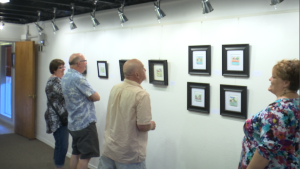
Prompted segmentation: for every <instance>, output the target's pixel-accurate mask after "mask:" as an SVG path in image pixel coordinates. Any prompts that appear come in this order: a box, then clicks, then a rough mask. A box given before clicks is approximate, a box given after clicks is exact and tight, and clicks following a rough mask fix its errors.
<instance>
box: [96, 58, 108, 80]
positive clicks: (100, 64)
mask: <svg viewBox="0 0 300 169" xmlns="http://www.w3.org/2000/svg"><path fill="white" fill-rule="evenodd" d="M97 68H98V77H100V78H108V69H107V62H106V61H97Z"/></svg>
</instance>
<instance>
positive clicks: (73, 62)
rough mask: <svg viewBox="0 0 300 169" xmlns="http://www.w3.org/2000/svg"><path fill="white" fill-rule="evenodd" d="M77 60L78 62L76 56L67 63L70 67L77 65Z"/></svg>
mask: <svg viewBox="0 0 300 169" xmlns="http://www.w3.org/2000/svg"><path fill="white" fill-rule="evenodd" d="M79 60H80V58H79V56H76V57H75V58H74V59H73V60H72V61H70V62H69V64H70V66H71V65H75V64H77V62H79Z"/></svg>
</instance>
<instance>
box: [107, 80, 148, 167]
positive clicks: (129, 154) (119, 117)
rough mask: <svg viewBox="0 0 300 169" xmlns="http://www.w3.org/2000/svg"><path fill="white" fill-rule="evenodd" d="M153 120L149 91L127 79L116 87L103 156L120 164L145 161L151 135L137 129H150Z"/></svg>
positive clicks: (113, 92)
mask: <svg viewBox="0 0 300 169" xmlns="http://www.w3.org/2000/svg"><path fill="white" fill-rule="evenodd" d="M151 120H152V115H151V105H150V97H149V94H148V92H146V90H144V89H143V88H142V87H141V86H140V85H139V84H138V83H136V82H134V81H130V80H127V79H125V80H124V82H123V83H120V84H117V85H115V86H114V87H113V88H112V90H111V92H110V96H109V101H108V106H107V115H106V126H105V133H104V144H103V155H105V156H107V157H109V158H111V159H113V160H115V161H117V162H120V163H138V162H141V161H144V160H145V159H146V146H147V140H148V132H141V131H139V130H138V128H137V125H149V124H150V123H151Z"/></svg>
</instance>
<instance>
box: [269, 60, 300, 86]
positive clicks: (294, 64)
mask: <svg viewBox="0 0 300 169" xmlns="http://www.w3.org/2000/svg"><path fill="white" fill-rule="evenodd" d="M273 68H274V70H275V72H276V75H277V76H278V77H279V78H281V79H282V80H287V81H289V82H290V86H289V87H288V89H289V90H291V91H297V90H298V89H299V60H298V59H293V60H286V59H283V60H281V61H279V62H277V64H276V65H275V66H274V67H273Z"/></svg>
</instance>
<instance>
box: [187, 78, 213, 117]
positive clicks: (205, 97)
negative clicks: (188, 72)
mask: <svg viewBox="0 0 300 169" xmlns="http://www.w3.org/2000/svg"><path fill="white" fill-rule="evenodd" d="M209 108H210V87H209V83H194V82H187V109H188V110H190V111H198V112H202V113H209Z"/></svg>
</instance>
